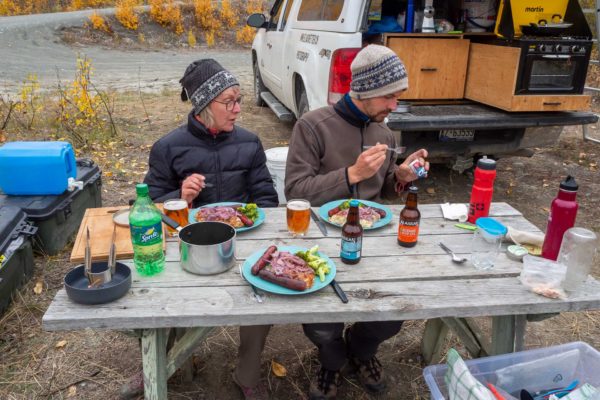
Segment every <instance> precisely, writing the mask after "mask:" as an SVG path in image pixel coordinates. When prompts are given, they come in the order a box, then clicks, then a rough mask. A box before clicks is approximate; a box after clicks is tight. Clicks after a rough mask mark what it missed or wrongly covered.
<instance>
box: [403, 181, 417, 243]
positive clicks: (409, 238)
mask: <svg viewBox="0 0 600 400" xmlns="http://www.w3.org/2000/svg"><path fill="white" fill-rule="evenodd" d="M417 192H418V189H417V187H416V186H411V187H410V188H409V189H408V196H407V197H406V205H405V206H404V208H403V209H402V211H401V212H400V224H399V225H398V244H399V245H400V246H404V247H413V246H414V245H416V244H417V239H418V237H419V222H420V221H421V213H420V212H419V209H418V208H417Z"/></svg>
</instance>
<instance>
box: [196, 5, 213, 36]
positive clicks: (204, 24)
mask: <svg viewBox="0 0 600 400" xmlns="http://www.w3.org/2000/svg"><path fill="white" fill-rule="evenodd" d="M194 14H195V16H196V22H197V23H198V26H199V27H200V28H201V29H202V30H205V31H216V30H217V29H219V21H218V20H217V10H216V9H215V7H214V5H213V3H212V1H211V0H194Z"/></svg>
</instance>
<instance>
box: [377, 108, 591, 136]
mask: <svg viewBox="0 0 600 400" xmlns="http://www.w3.org/2000/svg"><path fill="white" fill-rule="evenodd" d="M388 119H389V121H388V127H389V128H390V129H392V130H401V131H434V130H441V129H486V130H488V129H502V128H507V129H515V128H530V127H536V126H556V125H584V124H593V123H595V122H597V121H598V116H597V115H596V114H594V113H592V112H585V111H577V112H568V111H559V112H520V113H516V112H514V113H509V112H506V111H502V110H499V109H495V108H491V107H487V106H484V105H481V104H458V105H457V104H452V105H412V106H411V109H410V112H407V113H391V114H390V115H389V116H388Z"/></svg>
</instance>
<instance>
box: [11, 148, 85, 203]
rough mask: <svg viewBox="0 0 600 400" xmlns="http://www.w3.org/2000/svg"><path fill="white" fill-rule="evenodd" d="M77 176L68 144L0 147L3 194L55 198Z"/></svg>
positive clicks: (73, 156)
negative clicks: (69, 180) (50, 196)
mask: <svg viewBox="0 0 600 400" xmlns="http://www.w3.org/2000/svg"><path fill="white" fill-rule="evenodd" d="M76 176H77V167H76V163H75V152H74V151H73V147H72V146H71V144H70V143H68V142H9V143H6V144H5V145H4V146H2V147H0V188H1V189H2V191H3V192H4V193H5V194H8V195H15V196H22V195H57V194H61V193H63V192H64V191H65V190H67V184H68V179H69V178H75V177H76Z"/></svg>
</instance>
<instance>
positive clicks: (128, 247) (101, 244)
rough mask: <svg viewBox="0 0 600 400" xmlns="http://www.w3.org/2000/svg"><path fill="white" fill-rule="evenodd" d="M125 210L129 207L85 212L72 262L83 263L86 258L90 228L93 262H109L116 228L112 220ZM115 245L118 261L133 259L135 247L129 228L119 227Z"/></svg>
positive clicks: (93, 209) (89, 209)
mask: <svg viewBox="0 0 600 400" xmlns="http://www.w3.org/2000/svg"><path fill="white" fill-rule="evenodd" d="M125 208H129V207H127V206H118V207H100V208H88V209H87V210H85V214H84V216H83V219H82V221H81V224H80V225H79V231H78V232H77V237H76V239H75V243H74V244H73V250H72V251H71V258H70V261H71V262H72V263H80V262H83V260H84V256H85V238H86V230H87V228H88V227H89V229H90V247H91V250H92V260H93V261H106V260H108V252H109V249H110V241H111V239H112V233H113V228H114V226H115V225H114V223H113V219H112V218H113V215H114V213H115V211H118V210H122V209H125ZM115 243H116V248H117V259H118V260H128V259H131V258H133V245H132V244H131V234H130V231H129V228H128V227H123V226H117V230H116V240H115Z"/></svg>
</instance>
